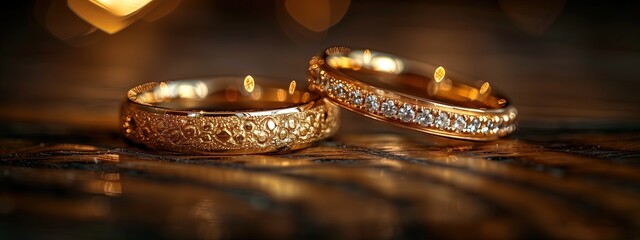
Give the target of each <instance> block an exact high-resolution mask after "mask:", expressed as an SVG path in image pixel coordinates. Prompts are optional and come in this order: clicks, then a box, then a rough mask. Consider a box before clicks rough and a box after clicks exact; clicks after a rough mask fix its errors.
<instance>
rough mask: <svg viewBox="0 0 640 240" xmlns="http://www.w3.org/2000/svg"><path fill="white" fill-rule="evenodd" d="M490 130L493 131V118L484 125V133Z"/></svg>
mask: <svg viewBox="0 0 640 240" xmlns="http://www.w3.org/2000/svg"><path fill="white" fill-rule="evenodd" d="M490 131H493V120H487V123H485V124H484V127H482V133H484V134H487V133H489V132H490Z"/></svg>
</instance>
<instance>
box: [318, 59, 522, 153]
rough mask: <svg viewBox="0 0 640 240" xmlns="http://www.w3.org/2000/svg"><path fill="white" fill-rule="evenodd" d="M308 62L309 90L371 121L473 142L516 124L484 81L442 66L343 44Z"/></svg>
mask: <svg viewBox="0 0 640 240" xmlns="http://www.w3.org/2000/svg"><path fill="white" fill-rule="evenodd" d="M309 64H310V66H309V72H308V74H309V75H308V80H309V83H310V85H309V88H310V89H311V90H313V91H315V92H317V93H318V94H320V95H322V96H324V97H326V98H328V99H330V100H331V101H332V102H335V103H336V104H338V105H339V106H341V107H343V108H346V109H348V110H351V111H353V112H356V113H359V114H362V115H365V116H367V117H370V118H373V119H376V120H380V121H383V122H388V123H393V124H395V125H398V126H402V127H405V128H410V129H413V130H417V131H421V132H426V133H431V134H435V135H438V136H444V137H450V138H457V139H466V140H477V141H488V140H495V139H498V138H500V137H502V136H505V135H507V134H509V133H511V132H513V131H514V130H515V128H516V126H515V120H516V116H517V110H516V108H515V107H513V106H512V105H511V103H510V101H508V100H507V98H505V97H504V96H502V95H501V94H499V93H497V91H495V90H494V89H493V86H491V85H490V84H489V82H485V81H477V82H465V81H463V79H465V78H464V77H461V76H460V75H459V74H455V73H451V72H447V71H446V70H445V69H444V68H443V67H436V66H433V65H429V64H426V63H422V62H418V61H415V60H409V59H406V58H401V57H398V56H395V55H392V54H389V53H384V52H377V51H371V50H368V49H360V50H358V49H353V50H352V49H350V48H347V47H332V48H328V49H326V50H325V51H324V52H323V53H322V54H321V55H320V56H315V57H313V58H312V59H311V61H310V62H309Z"/></svg>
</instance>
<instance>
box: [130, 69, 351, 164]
mask: <svg viewBox="0 0 640 240" xmlns="http://www.w3.org/2000/svg"><path fill="white" fill-rule="evenodd" d="M242 80H243V79H242V78H241V77H225V78H214V79H206V80H182V81H171V82H161V83H155V82H154V83H147V84H143V85H140V86H137V87H135V88H133V89H131V90H129V93H128V99H127V100H126V101H125V102H124V103H123V105H122V109H121V117H120V121H121V130H122V132H123V134H124V136H125V137H126V138H127V139H129V140H131V141H132V142H134V143H138V144H142V145H144V146H146V147H149V148H152V149H158V150H166V151H174V152H188V153H205V154H252V153H267V152H285V151H289V150H296V149H301V148H305V147H307V146H309V145H310V144H311V143H313V142H315V141H318V140H321V139H324V138H326V137H329V136H331V135H332V134H333V133H335V132H336V130H337V129H338V127H339V109H338V107H337V106H335V105H333V104H331V103H330V102H328V101H326V100H325V99H324V98H320V97H319V96H318V95H316V94H314V93H312V92H305V91H296V90H295V82H292V83H291V85H290V86H289V89H287V88H278V87H275V86H276V81H274V80H270V79H264V78H256V79H255V81H254V78H252V77H250V76H247V77H246V78H245V82H244V85H243V84H242V83H243V81H242ZM247 80H250V82H247Z"/></svg>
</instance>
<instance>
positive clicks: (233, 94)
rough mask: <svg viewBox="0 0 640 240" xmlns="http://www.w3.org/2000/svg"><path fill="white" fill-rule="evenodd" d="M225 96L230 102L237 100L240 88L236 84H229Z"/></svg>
mask: <svg viewBox="0 0 640 240" xmlns="http://www.w3.org/2000/svg"><path fill="white" fill-rule="evenodd" d="M224 96H225V98H226V99H227V101H229V102H235V101H236V100H238V89H237V88H236V86H233V85H229V86H228V87H227V89H225V92H224Z"/></svg>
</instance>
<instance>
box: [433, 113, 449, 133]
mask: <svg viewBox="0 0 640 240" xmlns="http://www.w3.org/2000/svg"><path fill="white" fill-rule="evenodd" d="M435 124H436V127H437V128H439V129H445V128H448V127H449V114H447V113H446V112H441V113H440V114H438V117H437V118H436V122H435Z"/></svg>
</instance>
